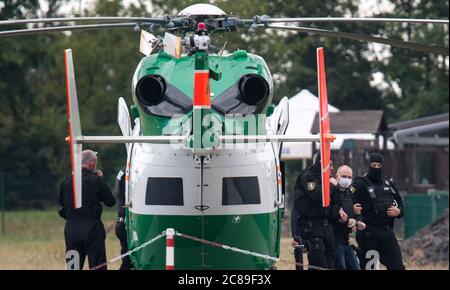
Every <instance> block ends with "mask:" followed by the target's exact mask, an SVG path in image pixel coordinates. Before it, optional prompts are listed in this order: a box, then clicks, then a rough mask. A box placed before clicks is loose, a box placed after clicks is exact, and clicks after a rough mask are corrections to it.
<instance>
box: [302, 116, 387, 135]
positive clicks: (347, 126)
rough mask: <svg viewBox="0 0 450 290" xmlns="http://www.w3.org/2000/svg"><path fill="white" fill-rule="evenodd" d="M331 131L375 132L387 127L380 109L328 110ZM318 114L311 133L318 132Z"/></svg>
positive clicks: (337, 132) (344, 132)
mask: <svg viewBox="0 0 450 290" xmlns="http://www.w3.org/2000/svg"><path fill="white" fill-rule="evenodd" d="M330 125H331V133H333V134H334V133H336V134H361V133H370V134H377V133H382V132H384V131H387V129H388V127H387V124H386V120H385V119H384V113H383V111H381V110H358V111H340V112H330ZM319 131H320V129H319V114H318V113H316V115H315V117H314V122H313V124H312V127H311V133H312V134H317V133H319Z"/></svg>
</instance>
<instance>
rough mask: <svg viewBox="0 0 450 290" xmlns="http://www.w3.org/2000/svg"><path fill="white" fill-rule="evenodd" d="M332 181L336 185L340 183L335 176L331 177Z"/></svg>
mask: <svg viewBox="0 0 450 290" xmlns="http://www.w3.org/2000/svg"><path fill="white" fill-rule="evenodd" d="M330 183H332V184H333V185H334V186H337V185H338V182H337V180H336V178H334V177H331V178H330Z"/></svg>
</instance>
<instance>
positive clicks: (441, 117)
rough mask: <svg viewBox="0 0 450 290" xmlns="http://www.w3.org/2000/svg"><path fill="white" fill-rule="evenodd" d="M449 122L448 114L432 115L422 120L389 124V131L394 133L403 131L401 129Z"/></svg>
mask: <svg viewBox="0 0 450 290" xmlns="http://www.w3.org/2000/svg"><path fill="white" fill-rule="evenodd" d="M448 120H449V113H444V114H439V115H434V116H428V117H423V118H417V119H412V120H408V121H402V122H395V123H391V124H389V129H391V130H393V131H395V130H403V129H409V128H413V127H418V126H423V125H430V124H434V123H439V122H444V121H447V122H448Z"/></svg>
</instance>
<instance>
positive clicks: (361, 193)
mask: <svg viewBox="0 0 450 290" xmlns="http://www.w3.org/2000/svg"><path fill="white" fill-rule="evenodd" d="M350 190H351V191H352V192H353V193H354V200H355V203H356V204H360V206H361V207H362V211H361V214H362V217H363V220H364V222H365V223H366V225H367V228H366V230H364V231H362V232H361V233H359V234H358V235H357V241H358V245H359V248H360V249H361V254H363V255H364V256H360V257H359V259H360V264H361V269H363V270H365V269H367V268H373V267H374V266H373V265H374V263H373V260H372V262H371V263H370V264H368V262H369V261H370V260H371V259H373V258H374V257H376V256H379V258H380V262H381V263H383V264H384V265H385V266H386V268H387V269H388V270H391V269H392V270H404V269H405V266H404V265H403V260H402V253H401V250H400V247H399V245H398V242H397V238H396V236H395V233H394V231H393V227H394V219H395V218H401V217H402V216H403V214H404V208H403V201H402V198H401V196H400V194H399V193H398V191H397V189H396V188H395V186H394V184H393V183H392V181H391V180H388V179H387V178H386V177H384V176H383V155H381V154H379V153H373V154H371V155H370V157H369V171H368V172H367V174H365V175H363V176H361V177H357V178H356V179H355V181H354V183H353V184H352V186H351V187H350ZM369 251H370V252H369ZM366 265H367V267H366Z"/></svg>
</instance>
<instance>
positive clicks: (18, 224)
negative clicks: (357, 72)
mask: <svg viewBox="0 0 450 290" xmlns="http://www.w3.org/2000/svg"><path fill="white" fill-rule="evenodd" d="M102 219H103V223H104V225H105V228H106V231H107V233H106V251H107V259H108V260H110V259H112V258H115V257H117V256H118V255H119V254H120V244H119V240H118V239H117V238H116V236H115V234H114V224H115V220H116V212H115V211H114V210H112V209H108V210H105V212H104V213H103V218H102ZM5 220H6V232H5V234H3V235H1V234H0V270H1V269H61V270H64V269H65V260H64V256H65V246H64V223H65V221H64V220H63V219H62V218H60V217H59V216H58V214H57V212H56V209H54V210H47V211H13V212H6V214H5ZM284 222H288V221H287V220H285V221H284ZM291 241H292V240H291V239H290V238H287V237H286V238H283V239H282V240H281V253H280V258H281V259H283V260H287V261H290V262H293V261H294V257H293V254H292V253H293V249H292V247H291ZM405 262H407V261H405ZM119 266H120V261H119V262H116V263H113V264H110V265H108V268H109V269H118V268H119ZM86 267H87V262H86V265H85V269H86ZM276 267H277V269H280V270H283V269H294V266H293V265H292V264H287V263H282V262H279V263H277V265H276ZM407 268H408V269H448V265H429V266H427V267H424V266H421V267H419V266H416V265H411V264H408V263H407Z"/></svg>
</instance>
